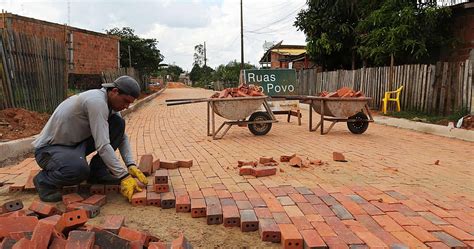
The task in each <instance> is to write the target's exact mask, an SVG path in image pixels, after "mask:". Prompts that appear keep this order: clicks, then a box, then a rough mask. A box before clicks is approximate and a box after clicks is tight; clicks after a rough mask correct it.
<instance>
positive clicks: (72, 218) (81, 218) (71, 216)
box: [54, 209, 88, 234]
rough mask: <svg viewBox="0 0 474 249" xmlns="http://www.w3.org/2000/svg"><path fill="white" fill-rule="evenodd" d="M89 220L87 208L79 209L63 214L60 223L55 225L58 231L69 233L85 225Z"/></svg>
mask: <svg viewBox="0 0 474 249" xmlns="http://www.w3.org/2000/svg"><path fill="white" fill-rule="evenodd" d="M87 220H88V218H87V212H86V210H84V209H79V210H75V211H71V212H66V213H64V214H62V215H61V219H59V221H58V223H57V224H56V225H55V226H54V227H55V228H56V231H58V232H62V233H64V234H67V232H68V231H70V230H73V229H74V228H77V227H79V226H82V225H84V223H86V222H87Z"/></svg>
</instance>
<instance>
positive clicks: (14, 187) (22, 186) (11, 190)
mask: <svg viewBox="0 0 474 249" xmlns="http://www.w3.org/2000/svg"><path fill="white" fill-rule="evenodd" d="M23 189H25V184H16V183H14V184H12V185H10V186H9V187H8V192H9V193H16V192H21V191H23Z"/></svg>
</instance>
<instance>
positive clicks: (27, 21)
mask: <svg viewBox="0 0 474 249" xmlns="http://www.w3.org/2000/svg"><path fill="white" fill-rule="evenodd" d="M4 15H5V17H6V18H5V21H6V26H7V27H9V28H12V29H13V30H16V31H18V32H23V33H26V34H31V35H35V36H39V37H50V38H53V39H55V40H57V41H58V42H63V43H66V41H67V40H66V39H67V33H68V32H72V34H73V63H74V67H73V68H72V69H69V73H74V74H99V73H100V72H102V71H106V70H110V69H117V68H118V49H119V47H118V46H119V45H118V41H119V39H118V38H117V37H114V36H109V35H106V34H102V33H97V32H93V31H88V30H84V29H79V28H74V27H65V26H64V25H60V24H57V23H51V22H46V21H41V20H37V19H33V18H28V17H23V16H18V15H13V14H9V13H7V14H4ZM0 20H4V19H3V17H2V14H0ZM4 26H5V23H4V22H3V21H0V28H3V27H4ZM66 48H67V46H66ZM64 52H65V53H67V51H64ZM68 58H69V54H68ZM68 62H69V60H68Z"/></svg>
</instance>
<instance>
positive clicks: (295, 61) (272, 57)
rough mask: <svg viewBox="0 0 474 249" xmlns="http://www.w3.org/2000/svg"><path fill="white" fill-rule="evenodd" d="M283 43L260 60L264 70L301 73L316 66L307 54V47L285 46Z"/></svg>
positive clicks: (274, 46)
mask: <svg viewBox="0 0 474 249" xmlns="http://www.w3.org/2000/svg"><path fill="white" fill-rule="evenodd" d="M282 42H283V41H280V42H279V43H277V44H275V45H273V46H272V47H271V48H269V49H268V50H267V51H266V52H265V54H264V55H263V56H262V58H261V59H260V65H261V66H262V68H272V69H273V68H292V69H295V70H296V71H299V70H301V69H305V68H311V67H313V66H314V63H313V62H312V61H310V59H309V56H308V55H307V54H306V46H304V45H283V44H282Z"/></svg>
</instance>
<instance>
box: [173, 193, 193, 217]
mask: <svg viewBox="0 0 474 249" xmlns="http://www.w3.org/2000/svg"><path fill="white" fill-rule="evenodd" d="M176 212H180V213H187V212H191V199H189V196H188V195H180V196H178V197H176Z"/></svg>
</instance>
